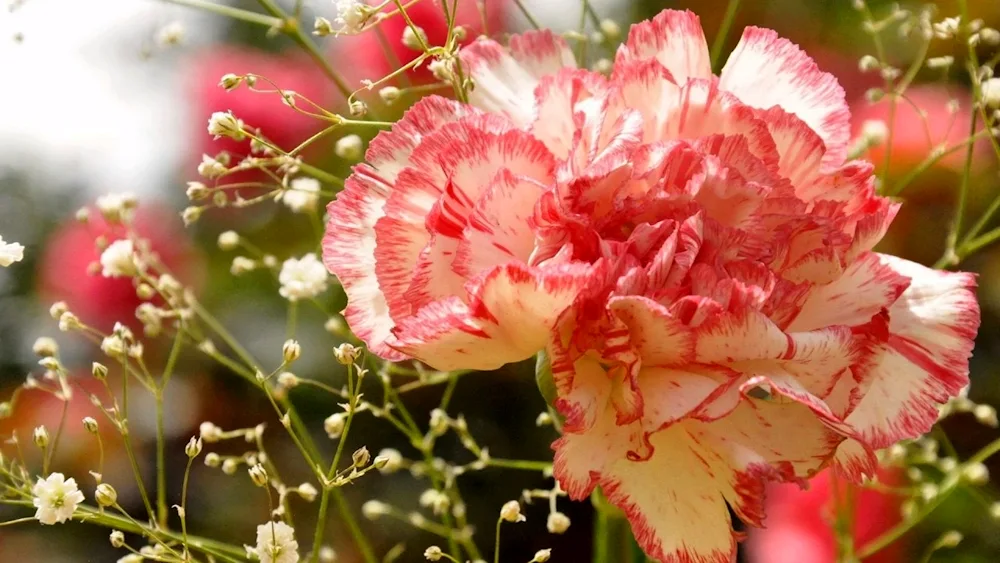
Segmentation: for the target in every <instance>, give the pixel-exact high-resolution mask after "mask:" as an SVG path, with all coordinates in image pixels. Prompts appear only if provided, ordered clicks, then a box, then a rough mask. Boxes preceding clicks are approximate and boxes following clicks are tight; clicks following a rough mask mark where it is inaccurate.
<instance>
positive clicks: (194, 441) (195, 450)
mask: <svg viewBox="0 0 1000 563" xmlns="http://www.w3.org/2000/svg"><path fill="white" fill-rule="evenodd" d="M184 453H185V454H187V456H188V457H190V458H194V457H198V454H200V453H201V438H200V437H195V436H191V439H190V440H188V443H187V445H186V446H184Z"/></svg>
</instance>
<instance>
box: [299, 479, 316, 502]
mask: <svg viewBox="0 0 1000 563" xmlns="http://www.w3.org/2000/svg"><path fill="white" fill-rule="evenodd" d="M295 492H296V493H298V494H299V496H300V497H302V499H303V500H304V501H306V502H312V501H314V500H316V495H318V494H319V491H317V490H316V487H314V486H312V485H311V484H310V483H302V484H301V485H299V486H298V487H296V488H295Z"/></svg>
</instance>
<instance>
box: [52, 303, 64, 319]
mask: <svg viewBox="0 0 1000 563" xmlns="http://www.w3.org/2000/svg"><path fill="white" fill-rule="evenodd" d="M68 312H69V307H68V306H67V305H66V302H65V301H56V302H55V303H53V304H52V306H51V307H49V316H51V317H52V318H53V319H55V320H59V319H60V318H61V317H62V316H63V314H64V313H68Z"/></svg>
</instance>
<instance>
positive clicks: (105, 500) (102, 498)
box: [94, 483, 118, 508]
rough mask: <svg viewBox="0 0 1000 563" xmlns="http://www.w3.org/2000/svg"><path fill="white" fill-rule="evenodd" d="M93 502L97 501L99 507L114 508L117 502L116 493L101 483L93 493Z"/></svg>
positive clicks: (110, 487)
mask: <svg viewBox="0 0 1000 563" xmlns="http://www.w3.org/2000/svg"><path fill="white" fill-rule="evenodd" d="M94 500H96V501H97V504H98V505H99V506H103V507H105V508H107V507H109V506H114V505H115V503H116V502H118V491H116V490H115V488H114V487H112V486H111V485H109V484H107V483H101V484H100V485H98V486H97V489H96V490H95V491H94Z"/></svg>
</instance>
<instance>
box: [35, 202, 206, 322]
mask: <svg viewBox="0 0 1000 563" xmlns="http://www.w3.org/2000/svg"><path fill="white" fill-rule="evenodd" d="M134 225H135V228H136V230H137V231H138V233H139V234H140V235H141V236H143V237H145V238H148V239H149V240H150V242H151V244H152V248H153V250H154V251H155V252H156V253H157V254H158V255H159V257H160V259H161V260H162V261H163V263H164V264H166V266H167V267H168V268H170V270H171V271H172V272H173V274H174V276H175V277H177V278H178V279H179V280H181V281H182V282H187V283H194V282H196V281H197V278H198V275H199V274H200V268H199V258H200V257H199V255H198V254H197V252H196V251H195V249H194V247H193V246H192V244H191V241H190V240H189V238H188V236H187V234H186V233H185V231H184V229H183V228H182V227H181V222H180V218H179V217H178V216H177V214H176V213H174V212H173V211H172V210H169V209H166V208H164V207H158V206H155V205H146V204H143V205H141V206H140V207H139V209H138V210H137V212H136V216H135V218H134ZM100 236H103V237H105V238H106V239H107V241H108V242H109V243H111V242H114V241H115V240H118V239H121V238H124V237H125V232H124V229H123V228H122V227H121V226H116V227H112V226H109V225H108V224H107V223H106V222H105V221H104V220H103V219H102V218H101V216H100V213H97V212H94V213H91V216H90V220H89V221H88V222H87V223H86V224H83V223H80V222H79V221H76V220H75V219H74V218H72V217H70V218H68V219H67V221H66V223H64V224H63V225H62V226H61V227H59V228H58V229H57V230H56V231H55V232H54V233H53V234H52V236H51V237H50V238H49V240H48V241H47V242H46V244H45V254H44V256H43V257H42V260H41V263H40V265H39V283H40V287H39V294H40V298H41V299H42V300H43V302H44V303H45V304H46V305H47V304H51V303H52V302H54V301H65V302H66V303H67V305H69V309H70V311H72V312H73V313H75V314H76V315H77V316H78V317H79V318H80V319H81V320H82V321H83V322H84V323H87V324H89V325H91V326H93V327H95V328H98V329H100V330H103V331H110V330H111V328H112V327H113V326H114V324H115V322H123V323H125V324H127V325H129V326H132V327H133V328H139V323H138V321H137V320H136V318H135V309H136V307H138V306H139V305H140V304H141V303H142V300H140V299H139V297H138V296H137V295H136V287H135V285H134V283H133V281H132V280H131V279H130V278H124V277H117V278H109V277H104V276H103V275H101V273H100V271H98V272H97V273H88V269H89V267H90V265H91V264H92V263H94V262H97V261H98V260H99V259H100V256H101V253H100V252H99V251H98V250H97V247H96V246H95V244H94V242H95V240H96V239H97V237H100Z"/></svg>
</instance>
